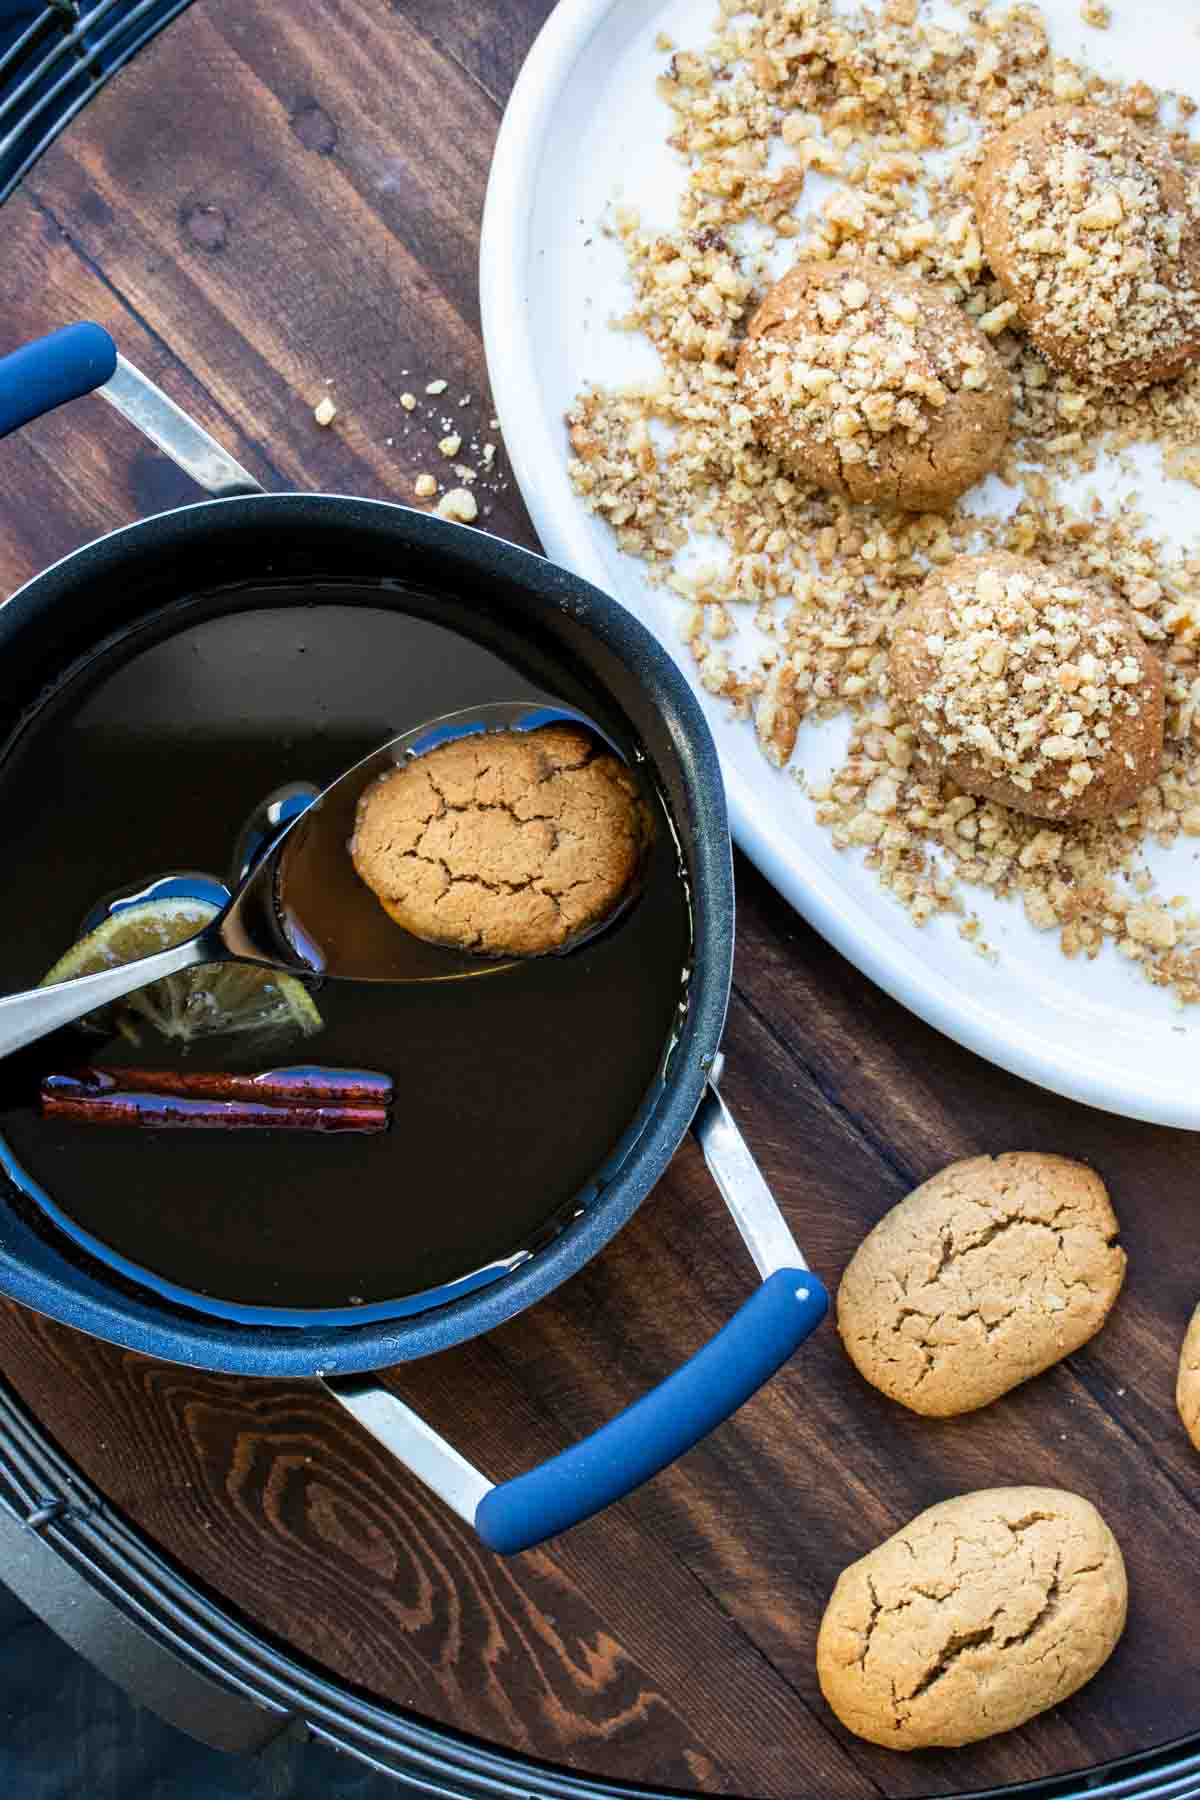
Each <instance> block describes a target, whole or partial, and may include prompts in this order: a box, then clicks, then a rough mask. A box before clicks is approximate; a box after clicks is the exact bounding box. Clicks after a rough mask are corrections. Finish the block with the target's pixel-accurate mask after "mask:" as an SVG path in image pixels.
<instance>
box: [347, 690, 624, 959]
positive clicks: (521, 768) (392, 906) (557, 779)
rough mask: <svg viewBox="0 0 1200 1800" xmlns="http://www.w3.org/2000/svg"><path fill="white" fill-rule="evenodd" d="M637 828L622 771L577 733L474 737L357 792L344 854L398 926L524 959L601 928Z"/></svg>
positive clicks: (619, 892)
mask: <svg viewBox="0 0 1200 1800" xmlns="http://www.w3.org/2000/svg"><path fill="white" fill-rule="evenodd" d="M650 834H651V822H650V815H649V813H648V811H647V808H646V806H645V805H644V803H643V801H642V800H641V798H640V795H639V793H638V788H637V783H636V781H635V780H634V778H633V776H632V775H631V774H630V772H629V771H628V769H626V767H625V766H624V764H623V763H622V762H621V761H620V760H619V758H618V757H616V756H614V755H613V754H612V753H611V752H609V751H607V750H605V749H604V748H603V747H602V746H601V745H600V744H599V743H598V742H597V740H596V739H595V738H593V737H592V735H591V734H590V733H589V732H587V731H585V730H584V729H583V728H582V727H580V726H575V725H565V724H564V725H545V726H542V727H541V728H540V729H538V730H536V731H494V732H477V733H474V734H472V735H471V736H469V737H462V738H454V739H452V740H451V741H450V742H448V743H445V744H439V745H438V746H437V747H436V748H435V749H433V750H430V751H428V752H426V754H425V755H424V756H420V757H416V758H414V759H413V760H412V761H410V762H408V763H404V764H402V765H401V766H400V767H398V768H396V769H394V770H390V771H389V772H388V773H387V774H386V775H384V776H382V777H381V778H380V779H379V780H378V781H376V782H373V783H372V785H371V786H370V787H369V788H367V789H366V791H365V792H364V793H363V795H362V797H361V799H360V800H359V803H358V815H357V820H356V825H355V832H354V838H353V840H352V842H351V845H350V854H351V856H352V858H353V861H354V867H355V868H356V869H357V871H358V873H359V875H360V877H361V878H362V880H363V881H365V882H366V884H367V886H368V887H369V888H370V889H371V890H372V892H373V893H374V894H375V895H376V897H377V898H378V900H379V901H380V903H381V905H382V906H383V908H384V910H385V911H386V912H387V913H388V914H389V916H390V917H391V918H393V919H394V920H395V921H396V923H397V924H398V925H401V926H403V928H404V929H405V930H406V931H410V932H412V933H413V935H414V936H415V937H419V938H424V939H425V940H426V941H427V942H429V943H435V944H447V945H451V946H453V947H454V948H456V949H462V950H471V951H475V952H478V953H479V954H480V955H483V956H538V955H542V954H544V953H545V952H547V951H552V950H559V949H562V948H564V947H565V946H567V945H569V944H570V943H571V942H572V941H573V940H574V939H576V938H578V937H579V936H581V935H582V934H583V933H584V932H586V931H589V930H590V929H592V928H593V927H594V926H596V925H598V924H600V923H602V922H603V921H604V920H605V919H606V918H607V917H608V915H609V914H610V913H612V912H613V910H614V909H615V908H616V906H617V905H618V904H619V903H620V902H621V900H622V899H623V898H624V897H625V895H626V893H627V891H628V889H629V888H630V886H631V884H632V883H633V881H634V880H635V878H636V876H637V874H638V871H639V868H640V866H641V862H642V858H643V855H644V853H645V850H646V847H647V845H648V843H649V840H650Z"/></svg>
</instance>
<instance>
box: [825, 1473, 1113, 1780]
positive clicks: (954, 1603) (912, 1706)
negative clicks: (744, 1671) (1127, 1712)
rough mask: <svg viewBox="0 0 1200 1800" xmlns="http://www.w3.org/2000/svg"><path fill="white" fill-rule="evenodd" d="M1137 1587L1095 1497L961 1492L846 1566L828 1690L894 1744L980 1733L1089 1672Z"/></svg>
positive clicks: (1037, 1705) (1045, 1491)
mask: <svg viewBox="0 0 1200 1800" xmlns="http://www.w3.org/2000/svg"><path fill="white" fill-rule="evenodd" d="M1126 1601H1127V1590H1126V1580H1125V1564H1124V1561H1123V1559H1122V1556H1121V1551H1120V1548H1119V1546H1118V1544H1117V1541H1116V1539H1115V1538H1114V1537H1113V1535H1112V1532H1111V1531H1110V1530H1109V1528H1108V1526H1107V1525H1106V1524H1105V1522H1104V1520H1103V1519H1102V1518H1101V1516H1100V1514H1099V1513H1098V1512H1097V1511H1096V1508H1095V1507H1094V1506H1092V1505H1091V1504H1090V1502H1089V1501H1087V1500H1084V1499H1082V1498H1081V1497H1080V1496H1079V1495H1078V1494H1068V1493H1064V1492H1063V1491H1061V1490H1060V1489H1058V1488H1038V1487H1011V1488H988V1489H984V1490H982V1491H981V1492H979V1493H974V1494H961V1495H959V1496H958V1498H957V1499H954V1500H945V1501H943V1502H942V1504H941V1505H940V1506H931V1507H930V1508H929V1510H928V1511H927V1512H923V1513H920V1514H919V1515H918V1516H917V1518H915V1519H913V1520H912V1522H911V1523H910V1524H908V1525H906V1526H904V1527H903V1529H902V1530H900V1531H898V1532H896V1534H895V1536H893V1537H890V1538H888V1539H887V1541H886V1542H885V1543H882V1544H880V1545H879V1546H878V1548H877V1549H875V1550H872V1551H871V1552H870V1554H869V1555H868V1556H864V1557H863V1558H862V1559H861V1560H860V1561H859V1562H856V1563H852V1564H851V1565H850V1567H849V1568H848V1569H844V1570H843V1571H842V1574H841V1575H840V1577H839V1578H838V1583H837V1586H836V1587H835V1588H834V1590H833V1594H832V1596H831V1597H830V1601H829V1605H828V1606H827V1607H826V1609H825V1616H824V1618H823V1619H822V1621H821V1629H820V1633H819V1636H818V1638H817V1675H818V1678H819V1680H820V1683H821V1691H822V1693H823V1694H824V1696H825V1698H826V1700H827V1701H828V1702H829V1704H830V1706H831V1707H832V1708H833V1710H834V1712H835V1713H836V1714H837V1716H838V1718H839V1719H840V1720H841V1722H842V1724H843V1725H845V1726H846V1727H847V1728H848V1729H849V1730H851V1731H853V1732H856V1733H857V1734H858V1736H859V1737H863V1738H867V1739H868V1740H869V1741H870V1742H871V1743H873V1744H885V1745H886V1746H887V1747H888V1749H890V1750H921V1749H927V1748H931V1747H934V1746H954V1745H958V1744H970V1743H976V1742H978V1741H979V1739H981V1738H985V1737H991V1736H992V1735H993V1734H994V1733H996V1732H999V1731H1010V1730H1012V1728H1013V1727H1014V1726H1017V1725H1023V1724H1024V1723H1025V1721H1026V1720H1027V1719H1031V1718H1033V1717H1034V1716H1035V1715H1036V1714H1037V1713H1040V1712H1044V1711H1045V1709H1046V1708H1047V1707H1049V1706H1056V1705H1057V1704H1058V1702H1059V1701H1060V1700H1065V1699H1066V1697H1067V1695H1068V1694H1073V1693H1074V1692H1075V1690H1076V1689H1077V1688H1080V1687H1082V1686H1083V1684H1084V1682H1086V1681H1090V1680H1091V1678H1092V1676H1093V1675H1094V1674H1095V1673H1096V1671H1097V1670H1098V1669H1099V1668H1100V1667H1101V1666H1102V1664H1103V1663H1104V1662H1106V1661H1107V1659H1108V1657H1109V1656H1110V1654H1111V1653H1112V1650H1113V1647H1114V1645H1115V1644H1116V1642H1117V1639H1118V1638H1119V1637H1120V1635H1121V1632H1122V1630H1123V1628H1124V1625H1125V1610H1126Z"/></svg>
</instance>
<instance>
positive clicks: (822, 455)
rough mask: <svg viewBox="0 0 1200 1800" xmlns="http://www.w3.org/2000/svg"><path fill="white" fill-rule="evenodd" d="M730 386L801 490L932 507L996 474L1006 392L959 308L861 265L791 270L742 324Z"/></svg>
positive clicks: (998, 367) (982, 340) (984, 342)
mask: <svg viewBox="0 0 1200 1800" xmlns="http://www.w3.org/2000/svg"><path fill="white" fill-rule="evenodd" d="M737 374H738V388H739V392H740V394H741V399H742V404H743V405H744V406H745V407H746V408H747V410H748V412H749V415H750V420H751V423H752V426H753V430H754V433H755V436H756V437H757V438H758V439H759V440H760V442H762V443H763V444H765V445H766V447H767V449H768V450H770V451H772V452H773V454H774V455H776V456H777V457H778V458H779V460H780V462H782V463H783V464H785V465H786V467H787V468H788V469H789V470H791V471H792V473H794V474H796V475H798V476H800V477H801V479H803V480H805V481H810V482H812V483H814V484H815V485H816V486H817V487H822V488H827V489H828V490H829V491H830V492H832V493H835V494H843V495H845V496H846V497H847V498H848V499H851V500H865V501H872V502H875V503H878V504H883V505H888V506H895V507H900V508H902V509H904V510H905V511H909V512H926V511H937V510H938V509H939V508H941V507H944V506H947V505H949V503H950V501H952V500H954V499H956V498H957V497H958V495H959V494H961V493H963V492H964V491H965V490H966V489H967V488H969V487H971V486H973V485H974V483H975V482H977V481H978V480H979V479H980V477H981V476H983V475H986V474H987V472H988V470H989V469H992V468H994V467H995V465H996V463H997V462H998V461H999V459H1000V456H1001V454H1002V453H1003V450H1004V446H1005V443H1006V442H1007V439H1008V422H1009V411H1010V408H1011V404H1012V395H1011V390H1010V387H1009V381H1008V376H1007V375H1006V374H1005V372H1004V366H1003V364H1002V363H1001V361H1000V358H999V357H998V356H997V354H996V352H995V350H994V349H993V348H992V345H991V343H990V341H989V340H988V339H987V338H986V337H985V336H984V334H983V333H982V332H981V331H980V330H979V328H978V326H977V325H975V323H974V322H973V321H972V320H971V319H970V318H969V317H968V316H967V314H966V313H965V312H964V311H963V309H962V307H961V306H959V305H957V303H956V302H955V301H953V300H947V299H946V298H945V296H944V294H943V293H942V292H941V290H940V289H938V288H936V287H934V286H932V285H931V284H930V283H929V282H925V281H920V280H918V279H917V278H916V277H915V276H911V275H898V274H896V273H895V272H894V271H893V270H892V269H889V268H887V267H885V266H884V265H883V264H880V263H873V262H865V261H864V262H840V261H839V262H800V263H797V264H796V265H795V267H794V268H792V269H789V270H788V273H787V274H786V275H785V276H784V277H783V279H782V280H781V281H778V282H776V284H775V286H774V287H773V288H772V289H771V290H770V292H769V293H768V294H767V295H766V297H765V299H764V300H763V302H762V304H761V306H760V307H759V308H758V311H757V312H756V313H755V314H754V316H753V318H752V319H751V320H750V324H749V327H748V330H747V336H746V342H745V344H744V345H743V347H742V350H741V353H740V355H739V357H738V364H737Z"/></svg>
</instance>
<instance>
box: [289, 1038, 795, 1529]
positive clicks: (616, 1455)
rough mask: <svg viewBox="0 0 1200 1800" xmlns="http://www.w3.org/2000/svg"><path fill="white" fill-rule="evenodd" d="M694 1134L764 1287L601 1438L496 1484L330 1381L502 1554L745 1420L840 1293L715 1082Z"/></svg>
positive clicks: (403, 1417) (408, 1415)
mask: <svg viewBox="0 0 1200 1800" xmlns="http://www.w3.org/2000/svg"><path fill="white" fill-rule="evenodd" d="M715 1072H716V1071H714V1073H715ZM692 1131H693V1133H694V1135H695V1136H696V1138H697V1140H698V1141H699V1144H700V1148H701V1149H702V1151H703V1152H704V1159H705V1161H706V1162H707V1164H708V1166H709V1169H710V1170H711V1172H712V1175H713V1178H714V1180H715V1181H716V1184H717V1187H718V1188H719V1189H720V1191H721V1197H722V1198H723V1200H724V1201H725V1204H726V1205H727V1206H728V1208H729V1210H730V1212H731V1213H732V1215H733V1219H734V1223H735V1224H736V1225H737V1228H738V1230H739V1231H740V1232H741V1234H742V1238H743V1240H744V1241H745V1244H746V1247H747V1249H748V1250H749V1251H750V1254H751V1256H752V1257H753V1258H754V1262H755V1265H756V1266H757V1268H758V1272H759V1274H760V1275H761V1276H762V1278H763V1280H762V1286H761V1287H759V1288H758V1289H757V1290H756V1292H755V1293H753V1294H752V1295H751V1297H750V1299H749V1300H747V1301H746V1302H745V1303H744V1304H743V1305H742V1306H741V1307H740V1308H739V1310H738V1311H737V1312H736V1313H735V1314H734V1316H733V1318H732V1319H731V1320H730V1321H729V1323H728V1324H727V1325H725V1326H723V1327H722V1329H721V1330H720V1331H719V1332H718V1333H717V1335H716V1336H715V1337H714V1338H712V1339H711V1340H710V1341H709V1342H708V1343H707V1344H705V1345H704V1347H703V1348H702V1349H701V1350H698V1351H697V1352H696V1354H695V1355H694V1356H693V1357H691V1358H690V1359H689V1360H688V1361H687V1362H686V1363H684V1364H683V1365H682V1367H681V1368H678V1369H676V1370H675V1372H674V1373H673V1374H671V1375H668V1376H667V1378H666V1380H665V1381H663V1382H662V1383H660V1385H659V1386H658V1387H656V1388H653V1389H651V1391H650V1393H648V1394H644V1395H643V1396H642V1398H641V1399H640V1400H635V1401H634V1402H633V1404H632V1406H628V1407H626V1409H625V1411H624V1412H621V1413H618V1414H617V1416H616V1418H615V1419H610V1420H609V1421H608V1423H607V1424H605V1425H601V1426H600V1428H599V1429H598V1430H597V1431H594V1432H593V1433H592V1434H591V1436H590V1437H586V1438H583V1439H582V1440H581V1441H580V1442H579V1443H578V1444H573V1445H572V1446H571V1448H570V1449H569V1450H564V1451H562V1452H561V1454H560V1455H558V1456H553V1457H551V1458H550V1459H549V1460H548V1461H546V1462H544V1463H541V1464H540V1465H539V1466H538V1467H537V1468H536V1469H530V1470H529V1471H528V1473H527V1474H524V1475H518V1476H516V1477H515V1478H514V1479H513V1480H512V1481H505V1482H502V1483H501V1484H500V1485H499V1486H496V1485H494V1484H493V1483H492V1482H490V1481H488V1479H487V1478H486V1476H484V1475H482V1474H481V1473H480V1471H479V1470H478V1469H476V1468H475V1467H474V1466H473V1465H472V1464H471V1463H469V1462H468V1461H467V1460H466V1458H465V1457H463V1456H461V1455H460V1454H459V1452H458V1451H457V1450H455V1449H454V1447H453V1445H451V1444H448V1443H447V1442H446V1440H445V1439H444V1438H442V1437H440V1436H439V1435H438V1433H437V1432H435V1431H434V1430H432V1428H431V1427H430V1426H428V1425H427V1424H426V1423H425V1421H424V1420H423V1419H422V1418H420V1417H419V1416H418V1414H416V1413H415V1412H413V1411H412V1409H411V1407H408V1406H405V1404H404V1402H403V1401H401V1400H397V1399H396V1397H395V1395H394V1394H391V1393H389V1392H388V1390H387V1389H386V1388H383V1387H380V1386H379V1384H378V1382H376V1381H373V1380H372V1379H371V1377H370V1376H353V1377H341V1378H336V1379H333V1378H330V1377H325V1378H324V1385H325V1387H326V1388H327V1389H328V1391H329V1392H330V1393H331V1394H332V1395H333V1397H334V1398H335V1399H336V1400H339V1401H340V1402H341V1404H342V1405H343V1406H344V1407H345V1408H346V1410H347V1411H348V1412H350V1413H352V1414H353V1416H354V1417H355V1418H356V1419H357V1420H358V1422H359V1424H360V1425H363V1426H365V1428H366V1429H367V1430H368V1431H369V1432H370V1433H371V1435H372V1436H373V1437H376V1438H378V1439H379V1441H380V1443H381V1444H383V1445H384V1446H385V1448H386V1449H388V1450H390V1451H391V1452H392V1454H393V1455H394V1456H396V1457H397V1458H398V1459H399V1460H400V1461H401V1462H402V1463H404V1465H405V1466H406V1468H408V1469H410V1470H411V1471H412V1473H413V1474H414V1475H416V1476H418V1477H419V1478H420V1480H422V1481H423V1482H424V1483H425V1485H426V1486H427V1487H429V1488H432V1490H433V1492H434V1493H435V1494H438V1495H439V1496H440V1497H441V1499H443V1500H444V1501H445V1503H446V1505H447V1506H449V1507H450V1508H451V1509H452V1510H453V1511H454V1512H456V1513H457V1514H458V1515H459V1517H460V1518H461V1519H465V1520H466V1522H467V1524H468V1525H473V1526H474V1528H475V1530H476V1531H477V1532H478V1534H479V1536H480V1537H481V1538H482V1540H483V1542H484V1543H485V1544H486V1545H487V1546H488V1548H489V1549H491V1550H496V1551H499V1552H500V1553H501V1554H502V1555H506V1556H508V1555H512V1554H513V1553H514V1552H516V1551H518V1550H531V1549H532V1548H533V1547H534V1546H535V1545H536V1544H540V1543H544V1542H545V1540H546V1539H547V1538H551V1537H555V1536H557V1534H558V1533H559V1532H560V1531H566V1530H567V1529H568V1528H569V1527H570V1526H572V1525H578V1524H580V1523H581V1522H582V1521H583V1520H584V1519H589V1518H591V1516H592V1515H593V1513H597V1512H600V1511H601V1510H602V1508H604V1507H606V1506H609V1505H611V1504H612V1502H613V1501H614V1500H619V1499H621V1498H622V1497H623V1496H624V1495H625V1494H628V1493H630V1492H632V1490H633V1489H634V1488H636V1487H640V1486H641V1484H642V1482H644V1481H648V1480H649V1479H650V1477H651V1476H653V1475H657V1474H658V1473H659V1471H660V1470H662V1469H665V1468H666V1467H667V1465H668V1464H669V1463H672V1462H674V1461H675V1459H676V1458H677V1457H679V1456H682V1455H683V1453H684V1452H685V1451H686V1450H690V1449H691V1448H692V1446H693V1445H695V1444H697V1443H699V1441H700V1439H701V1438H703V1437H707V1435H708V1433H709V1432H710V1431H712V1430H713V1428H714V1427H715V1426H717V1425H719V1424H720V1423H721V1421H722V1420H723V1419H726V1418H728V1416H729V1415H730V1413H733V1412H736V1411H737V1408H738V1407H739V1406H740V1405H741V1404H742V1402H743V1401H744V1400H748V1399H749V1397H750V1395H751V1394H753V1393H754V1392H755V1391H756V1390H757V1389H758V1388H760V1387H761V1386H762V1384H763V1383H764V1382H765V1381H767V1380H768V1379H769V1378H770V1377H771V1376H772V1375H773V1374H774V1373H775V1371H776V1370H777V1369H778V1368H780V1367H781V1366H782V1364H783V1363H785V1362H786V1361H787V1359H788V1357H789V1356H791V1354H792V1352H793V1350H795V1349H796V1348H797V1347H798V1346H799V1345H800V1344H802V1343H803V1342H804V1339H805V1338H806V1337H808V1335H809V1333H810V1332H812V1331H814V1330H815V1329H816V1327H817V1326H818V1325H819V1324H820V1323H821V1320H822V1319H823V1318H824V1317H825V1313H826V1311H827V1309H828V1305H829V1296H828V1295H827V1294H826V1292H825V1289H824V1288H823V1287H822V1285H821V1283H820V1282H819V1281H818V1280H817V1278H816V1276H815V1275H813V1274H811V1273H810V1271H809V1269H808V1266H807V1264H806V1263H805V1261H804V1258H803V1256H802V1255H801V1254H800V1251H799V1249H798V1247H797V1245H796V1242H795V1239H794V1238H793V1237H792V1234H791V1232H790V1231H789V1230H788V1227H787V1224H786V1222H785V1220H784V1218H783V1215H782V1213H781V1212H780V1211H779V1208H778V1206H777V1205H776V1203H775V1200H774V1197H773V1196H772V1194H771V1191H770V1189H769V1188H768V1187H767V1184H766V1182H765V1181H764V1180H763V1177H762V1174H761V1172H760V1171H759V1168H758V1165H757V1163H756V1162H755V1161H754V1158H753V1157H752V1156H751V1154H750V1151H749V1150H748V1148H747V1146H746V1143H745V1140H744V1139H743V1137H742V1134H741V1132H740V1131H739V1130H738V1128H737V1126H736V1125H735V1124H734V1122H733V1119H732V1117H731V1116H730V1113H729V1109H728V1108H727V1107H726V1105H725V1102H724V1101H723V1100H722V1099H721V1096H720V1094H719V1093H718V1092H717V1089H716V1085H715V1081H712V1080H710V1082H709V1085H708V1087H707V1088H706V1090H705V1093H704V1097H703V1098H702V1100H701V1102H700V1105H699V1108H698V1109H697V1112H696V1116H695V1118H694V1119H693V1121H692Z"/></svg>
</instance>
